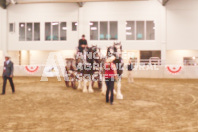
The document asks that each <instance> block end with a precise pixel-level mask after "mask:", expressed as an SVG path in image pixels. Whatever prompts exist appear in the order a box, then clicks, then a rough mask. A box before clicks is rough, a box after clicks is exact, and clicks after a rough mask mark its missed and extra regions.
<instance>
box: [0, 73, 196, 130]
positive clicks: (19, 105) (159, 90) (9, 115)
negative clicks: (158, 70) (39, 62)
mask: <svg viewBox="0 0 198 132" xmlns="http://www.w3.org/2000/svg"><path fill="white" fill-rule="evenodd" d="M0 82H1V83H0V84H1V86H2V78H1V80H0ZM14 82H15V86H16V94H12V93H11V88H10V85H9V83H8V85H7V91H6V95H1V96H0V131H1V132H66V131H68V132H70V131H74V132H106V131H108V132H198V98H197V97H198V81H197V80H171V79H168V80H165V79H164V80H162V79H135V83H134V84H129V83H127V81H126V79H124V80H123V81H122V93H123V95H124V99H123V100H117V99H116V100H115V103H114V105H112V106H111V105H110V104H106V103H105V97H104V96H103V95H101V94H100V91H99V89H98V88H94V90H95V92H94V93H93V94H89V93H82V92H81V91H78V90H73V89H72V88H66V87H65V84H64V82H63V81H62V82H58V81H57V79H56V78H49V81H48V82H40V78H37V77H15V78H14ZM0 90H1V89H0Z"/></svg>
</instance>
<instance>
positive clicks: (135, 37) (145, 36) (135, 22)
mask: <svg viewBox="0 0 198 132" xmlns="http://www.w3.org/2000/svg"><path fill="white" fill-rule="evenodd" d="M138 21H143V22H144V34H143V37H144V39H143V40H138V39H137V22H138ZM149 21H150V22H151V21H152V22H153V24H154V27H153V28H154V39H150V40H149V39H147V22H149ZM125 22H126V23H127V22H134V39H127V34H126V33H127V30H126V28H127V24H125V40H126V41H156V24H155V20H149V19H148V20H126V21H125Z"/></svg>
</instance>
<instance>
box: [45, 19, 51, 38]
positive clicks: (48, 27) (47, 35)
mask: <svg viewBox="0 0 198 132" xmlns="http://www.w3.org/2000/svg"><path fill="white" fill-rule="evenodd" d="M45 40H47V41H49V40H51V23H50V22H46V23H45Z"/></svg>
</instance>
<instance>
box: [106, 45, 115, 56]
mask: <svg viewBox="0 0 198 132" xmlns="http://www.w3.org/2000/svg"><path fill="white" fill-rule="evenodd" d="M112 55H114V47H113V46H109V47H107V57H111V56H112Z"/></svg>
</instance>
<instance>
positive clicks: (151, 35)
mask: <svg viewBox="0 0 198 132" xmlns="http://www.w3.org/2000/svg"><path fill="white" fill-rule="evenodd" d="M126 40H155V23H154V21H126Z"/></svg>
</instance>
